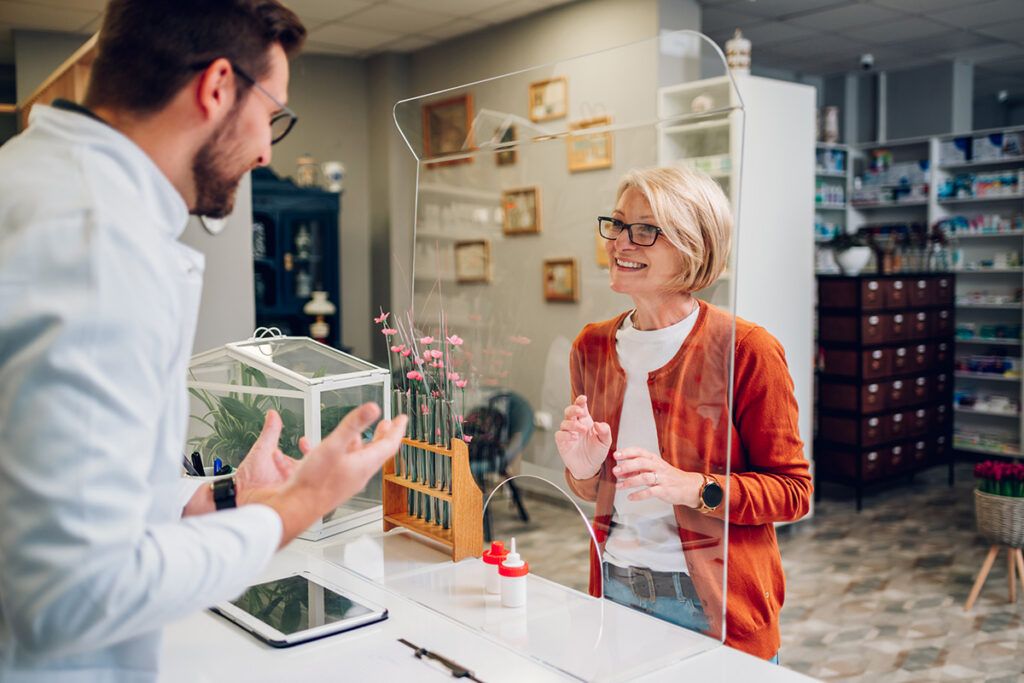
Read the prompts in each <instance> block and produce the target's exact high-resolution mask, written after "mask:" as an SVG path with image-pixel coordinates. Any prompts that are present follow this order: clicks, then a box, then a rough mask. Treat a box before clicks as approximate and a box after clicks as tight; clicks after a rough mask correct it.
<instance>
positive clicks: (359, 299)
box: [271, 55, 372, 358]
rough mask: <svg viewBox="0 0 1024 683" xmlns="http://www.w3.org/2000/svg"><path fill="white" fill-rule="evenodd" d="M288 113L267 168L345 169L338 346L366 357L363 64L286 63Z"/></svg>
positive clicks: (330, 60)
mask: <svg viewBox="0 0 1024 683" xmlns="http://www.w3.org/2000/svg"><path fill="white" fill-rule="evenodd" d="M288 94H289V106H290V107H291V108H292V109H294V110H295V112H296V113H297V114H298V115H299V122H298V124H296V126H295V128H294V129H293V130H292V132H291V133H290V134H289V135H288V137H287V138H285V139H284V140H282V141H281V142H280V144H277V145H275V146H274V158H273V161H272V163H271V168H272V169H273V170H274V172H275V173H277V174H278V175H280V176H285V177H290V176H293V175H294V174H295V161H296V159H297V158H298V157H299V156H301V155H303V154H306V153H309V154H312V155H313V157H314V158H315V159H316V160H317V161H320V162H324V161H341V162H342V163H344V164H345V169H346V176H345V192H344V194H343V195H342V198H341V222H340V225H341V234H340V239H339V245H340V250H341V255H340V262H339V265H340V269H341V299H342V300H341V301H340V302H338V301H336V302H334V303H335V304H338V305H340V307H341V327H342V342H343V343H344V344H346V345H348V346H351V347H352V350H353V352H354V353H355V355H357V356H361V357H365V358H369V357H370V356H371V350H370V334H371V330H370V327H369V324H368V323H370V322H371V320H370V318H371V315H370V313H371V309H370V303H371V302H370V299H369V297H368V296H367V294H366V293H367V292H369V291H370V272H371V265H370V259H369V254H370V232H369V229H370V168H371V166H372V164H371V160H370V144H369V140H368V138H367V134H366V131H367V129H368V127H369V105H368V102H367V100H368V82H367V68H366V63H365V62H363V61H361V60H356V59H351V58H347V57H331V56H324V55H305V56H302V57H299V58H298V59H296V60H295V61H294V63H293V64H292V70H291V83H290V85H289V89H288Z"/></svg>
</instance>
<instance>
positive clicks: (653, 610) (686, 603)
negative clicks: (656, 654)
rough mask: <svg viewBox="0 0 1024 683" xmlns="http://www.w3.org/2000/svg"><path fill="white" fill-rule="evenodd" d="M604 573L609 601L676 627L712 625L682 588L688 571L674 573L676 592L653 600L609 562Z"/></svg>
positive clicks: (776, 659)
mask: <svg viewBox="0 0 1024 683" xmlns="http://www.w3.org/2000/svg"><path fill="white" fill-rule="evenodd" d="M603 574H604V581H603V585H604V597H605V598H607V599H608V600H611V601H612V602H617V603H619V604H620V605H625V606H626V607H631V608H633V609H635V610H637V611H639V612H644V613H645V614H650V615H651V616H652V617H657V618H658V619H661V620H663V621H667V622H669V623H672V624H675V625H676V626H682V627H683V628H686V629H690V630H691V631H697V632H698V633H704V634H708V630H709V629H710V628H711V626H710V624H709V623H708V618H707V616H706V615H705V614H704V608H703V606H701V604H700V601H699V600H697V599H695V598H691V597H687V596H686V595H685V594H684V591H683V589H682V582H683V581H689V580H690V579H689V577H688V576H686V575H685V574H679V573H674V574H673V575H672V579H673V583H674V584H675V589H676V590H675V592H676V594H675V595H658V596H656V597H655V598H654V599H653V600H651V599H649V598H647V597H641V596H638V595H637V594H636V593H635V592H634V591H633V589H632V588H631V587H630V586H629V585H628V584H626V583H623V582H622V581H620V580H619V579H618V578H617V577H614V576H611V575H610V574H609V573H608V565H605V566H604V571H603ZM768 661H769V662H771V663H772V664H778V663H779V653H778V652H776V653H775V656H774V657H772V658H771V659H769V660H768Z"/></svg>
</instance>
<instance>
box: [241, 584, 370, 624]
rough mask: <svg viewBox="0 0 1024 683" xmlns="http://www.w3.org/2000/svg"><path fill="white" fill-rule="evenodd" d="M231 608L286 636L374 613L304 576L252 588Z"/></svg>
mask: <svg viewBox="0 0 1024 683" xmlns="http://www.w3.org/2000/svg"><path fill="white" fill-rule="evenodd" d="M231 604H232V605H234V606H235V607H237V608H239V609H241V610H243V611H245V612H248V613H249V614H251V615H252V616H253V617H255V618H256V619H259V620H260V621H262V622H264V623H265V624H267V625H269V626H272V627H274V628H276V629H277V630H278V631H280V632H281V633H284V634H285V635H291V634H293V633H297V632H299V631H306V630H308V629H311V628H316V627H317V626H323V625H325V624H333V623H335V622H338V621H343V620H345V619H351V618H354V617H360V616H363V615H366V614H370V613H371V612H372V610H370V609H369V608H368V607H365V606H364V605H360V604H359V603H358V602H354V601H353V600H351V599H349V598H346V597H345V596H343V595H338V594H337V593H335V592H334V591H332V590H331V589H329V588H325V587H324V586H321V585H320V584H318V583H314V582H312V581H310V580H309V579H307V578H306V577H305V576H301V575H296V576H289V577H286V578H283V579H278V580H277V581H268V582H267V583H259V584H256V585H255V586H251V587H250V588H249V589H248V590H247V591H245V593H243V594H242V596H241V597H240V598H238V599H237V600H233V601H232V603H231Z"/></svg>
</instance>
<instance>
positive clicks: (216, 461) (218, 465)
mask: <svg viewBox="0 0 1024 683" xmlns="http://www.w3.org/2000/svg"><path fill="white" fill-rule="evenodd" d="M223 464H224V463H222V462H221V460H220V458H214V459H213V473H214V475H217V474H220V468H221V465H223Z"/></svg>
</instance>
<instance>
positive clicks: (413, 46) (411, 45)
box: [384, 36, 437, 52]
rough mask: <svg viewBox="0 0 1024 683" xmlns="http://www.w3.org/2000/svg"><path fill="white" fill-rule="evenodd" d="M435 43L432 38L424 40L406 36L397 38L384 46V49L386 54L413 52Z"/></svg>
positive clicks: (420, 37)
mask: <svg viewBox="0 0 1024 683" xmlns="http://www.w3.org/2000/svg"><path fill="white" fill-rule="evenodd" d="M436 42H437V41H436V40H434V39H433V38H424V37H423V36H406V37H404V38H399V39H398V40H396V41H395V42H393V43H388V44H387V45H385V46H384V49H385V50H387V51H388V52H414V51H416V50H422V49H423V48H425V47H428V46H430V45H433V44H434V43H436Z"/></svg>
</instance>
